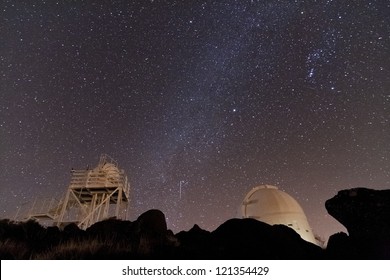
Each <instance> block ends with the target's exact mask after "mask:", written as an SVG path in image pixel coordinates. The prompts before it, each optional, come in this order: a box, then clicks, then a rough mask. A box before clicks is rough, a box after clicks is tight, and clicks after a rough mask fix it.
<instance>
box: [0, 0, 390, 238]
mask: <svg viewBox="0 0 390 280" xmlns="http://www.w3.org/2000/svg"><path fill="white" fill-rule="evenodd" d="M0 14H1V17H0V20H1V24H0V38H1V44H0V211H1V212H0V217H13V216H14V215H15V213H16V212H17V208H18V207H21V205H25V204H28V203H30V202H31V201H33V200H34V198H35V197H42V196H44V197H53V196H54V197H58V198H59V197H61V195H63V194H64V192H65V191H66V188H67V186H68V183H69V180H70V169H71V168H77V169H79V168H84V167H85V166H87V165H89V166H95V165H97V163H98V159H99V156H100V154H102V153H107V154H109V155H110V156H112V157H113V158H114V159H116V160H117V161H118V163H119V165H120V167H121V168H123V169H124V170H125V171H126V173H127V175H128V177H129V179H130V182H131V186H132V201H131V215H130V216H131V217H130V219H135V218H136V217H137V216H138V215H139V214H141V213H142V212H144V211H146V210H148V209H150V208H158V209H160V210H162V211H163V212H164V213H165V215H166V217H167V221H168V227H169V228H171V229H172V230H173V231H175V232H177V231H180V230H188V229H189V228H191V227H192V225H193V224H195V223H197V224H199V225H200V226H201V227H202V228H205V229H208V230H213V229H215V228H216V227H217V226H218V225H219V224H221V223H222V222H224V221H225V220H227V219H229V218H232V217H235V216H236V213H237V209H238V206H239V204H240V202H241V201H242V199H243V198H244V196H245V194H246V193H247V192H248V191H249V190H250V189H251V188H252V187H254V186H256V185H259V184H273V185H277V186H278V187H279V188H281V189H282V190H284V191H286V192H287V193H289V194H291V195H292V196H293V197H294V198H296V199H297V200H298V201H299V203H300V204H301V205H302V207H303V208H304V210H305V212H306V214H307V216H308V219H309V222H310V224H311V226H312V227H313V230H314V232H316V233H317V234H319V235H320V236H322V237H323V238H327V237H328V236H329V235H330V234H333V233H335V232H337V231H341V230H344V231H345V229H343V228H342V226H341V225H340V224H338V222H336V221H335V220H334V219H333V218H332V217H329V216H328V215H327V212H326V210H325V206H324V204H325V201H326V200H327V199H329V198H331V197H333V196H334V195H335V194H336V193H337V191H339V190H342V189H346V188H353V187H368V188H374V189H388V188H390V158H389V157H390V145H389V143H390V126H389V125H390V124H389V115H390V108H389V104H390V55H389V52H390V3H389V2H388V1H384V0H382V1H379V0H377V1H369V0H363V1H358V2H357V3H355V2H354V1H331V0H328V1H325V0H317V1H290V0H286V1H255V0H252V1H249V0H248V1H158V0H155V1H153V0H150V1H109V2H102V1H86V2H82V1H17V2H15V1H3V2H2V4H0Z"/></svg>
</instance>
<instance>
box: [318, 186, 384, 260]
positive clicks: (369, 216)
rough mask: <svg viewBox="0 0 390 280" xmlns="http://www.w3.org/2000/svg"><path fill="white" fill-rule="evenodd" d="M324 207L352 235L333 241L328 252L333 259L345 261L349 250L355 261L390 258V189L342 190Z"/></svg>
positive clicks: (337, 237) (333, 239)
mask: <svg viewBox="0 0 390 280" xmlns="http://www.w3.org/2000/svg"><path fill="white" fill-rule="evenodd" d="M325 207H326V209H327V211H328V213H329V214H330V215H332V216H333V217H334V218H335V219H336V220H338V221H339V222H340V223H341V224H343V225H344V226H345V227H346V228H347V230H348V233H349V237H348V238H347V237H346V236H341V235H336V236H335V237H332V238H330V240H329V243H328V249H327V251H329V252H331V255H332V256H333V257H335V258H344V257H345V256H346V255H348V253H346V252H345V250H349V253H350V256H349V258H353V259H383V258H384V259H389V258H390V190H371V189H366V188H355V189H350V190H343V191H340V192H338V194H337V195H336V196H335V197H333V198H331V199H329V200H327V201H326V203H325ZM340 239H342V241H340ZM346 246H347V248H345V247H346Z"/></svg>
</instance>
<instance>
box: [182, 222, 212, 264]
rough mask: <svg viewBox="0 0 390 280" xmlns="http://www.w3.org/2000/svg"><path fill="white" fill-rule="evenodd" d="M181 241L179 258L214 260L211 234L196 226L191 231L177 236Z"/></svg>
mask: <svg viewBox="0 0 390 280" xmlns="http://www.w3.org/2000/svg"><path fill="white" fill-rule="evenodd" d="M176 237H177V239H178V241H179V248H178V250H177V256H178V258H187V259H209V258H213V256H214V252H213V242H212V239H211V233H210V232H209V231H207V230H204V229H201V228H200V227H199V226H198V225H196V224H195V225H194V226H193V227H192V228H191V229H190V230H189V231H181V232H179V233H178V234H176Z"/></svg>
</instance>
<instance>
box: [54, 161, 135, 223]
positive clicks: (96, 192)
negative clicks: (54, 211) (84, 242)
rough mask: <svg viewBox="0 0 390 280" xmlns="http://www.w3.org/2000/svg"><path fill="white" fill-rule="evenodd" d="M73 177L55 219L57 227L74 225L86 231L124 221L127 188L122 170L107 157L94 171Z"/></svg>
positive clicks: (86, 171) (127, 194) (74, 171)
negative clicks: (108, 222)
mask: <svg viewBox="0 0 390 280" xmlns="http://www.w3.org/2000/svg"><path fill="white" fill-rule="evenodd" d="M71 173H72V177H71V181H70V184H69V187H68V190H67V192H66V195H65V198H64V199H63V201H62V203H61V205H59V208H60V211H59V213H58V217H57V219H56V220H57V222H56V223H57V226H59V227H61V226H63V225H65V224H67V223H70V222H75V223H77V225H78V226H79V227H80V228H82V229H86V228H87V227H89V226H90V225H92V224H94V223H96V222H98V221H101V220H103V219H107V218H109V217H112V216H115V217H116V218H120V219H126V215H127V206H128V202H129V196H130V184H129V182H128V179H127V176H126V175H125V173H124V171H123V170H120V169H119V167H118V164H117V162H116V161H115V160H113V159H112V158H111V157H109V156H108V155H102V156H101V157H100V160H99V164H98V166H97V167H96V168H94V169H91V170H90V169H89V168H87V169H82V170H73V169H72V171H71Z"/></svg>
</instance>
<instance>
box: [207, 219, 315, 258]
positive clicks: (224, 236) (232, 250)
mask: <svg viewBox="0 0 390 280" xmlns="http://www.w3.org/2000/svg"><path fill="white" fill-rule="evenodd" d="M212 237H213V243H214V244H215V245H214V246H215V250H216V256H217V258H219V259H321V258H322V249H321V248H320V247H318V246H316V245H314V244H312V243H310V242H307V241H305V240H303V239H302V238H301V237H300V236H299V234H298V233H296V232H295V231H294V230H293V229H291V228H289V227H287V226H284V225H273V226H271V225H268V224H266V223H263V222H260V221H257V220H254V219H231V220H228V221H226V222H225V223H223V224H222V225H221V226H219V227H218V228H217V229H216V230H215V231H213V232H212Z"/></svg>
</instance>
